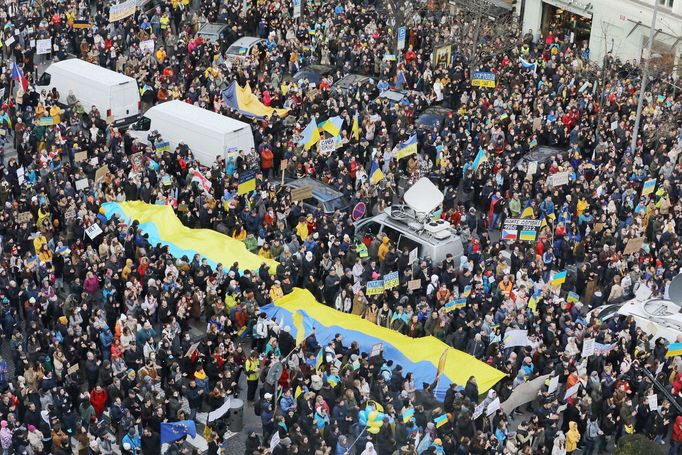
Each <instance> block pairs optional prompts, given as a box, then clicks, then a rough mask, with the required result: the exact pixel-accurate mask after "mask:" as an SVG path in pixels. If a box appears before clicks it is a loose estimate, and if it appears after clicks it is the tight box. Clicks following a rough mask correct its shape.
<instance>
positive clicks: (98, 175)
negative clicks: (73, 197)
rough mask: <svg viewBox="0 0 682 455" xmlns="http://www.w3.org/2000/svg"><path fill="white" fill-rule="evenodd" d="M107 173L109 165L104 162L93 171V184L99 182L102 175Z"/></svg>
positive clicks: (104, 175)
mask: <svg viewBox="0 0 682 455" xmlns="http://www.w3.org/2000/svg"><path fill="white" fill-rule="evenodd" d="M108 173H109V167H108V166H107V165H106V164H105V165H104V166H102V167H100V168H99V169H97V172H95V184H97V183H99V182H100V180H102V179H103V178H104V177H106V176H107V174H108Z"/></svg>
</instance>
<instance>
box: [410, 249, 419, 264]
mask: <svg viewBox="0 0 682 455" xmlns="http://www.w3.org/2000/svg"><path fill="white" fill-rule="evenodd" d="M417 259H419V247H418V246H417V247H415V248H414V249H413V250H412V251H410V259H409V264H410V265H412V264H413V263H414V261H416V260H417Z"/></svg>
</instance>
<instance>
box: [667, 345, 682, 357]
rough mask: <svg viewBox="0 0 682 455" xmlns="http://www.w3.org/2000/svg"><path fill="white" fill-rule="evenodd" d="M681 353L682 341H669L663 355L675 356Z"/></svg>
mask: <svg viewBox="0 0 682 455" xmlns="http://www.w3.org/2000/svg"><path fill="white" fill-rule="evenodd" d="M678 355H682V343H670V344H669V345H668V352H666V353H665V357H666V358H668V357H675V356H678Z"/></svg>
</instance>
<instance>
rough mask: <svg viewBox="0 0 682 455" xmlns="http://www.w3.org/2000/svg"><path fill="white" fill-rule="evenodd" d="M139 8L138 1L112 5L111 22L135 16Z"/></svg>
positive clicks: (133, 0) (110, 10) (110, 11)
mask: <svg viewBox="0 0 682 455" xmlns="http://www.w3.org/2000/svg"><path fill="white" fill-rule="evenodd" d="M136 8H137V0H128V1H126V2H123V3H119V4H118V5H112V6H111V7H110V8H109V22H116V21H120V20H121V19H125V18H126V17H128V16H132V15H133V14H135V9H136Z"/></svg>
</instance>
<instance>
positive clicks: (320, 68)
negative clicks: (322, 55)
mask: <svg viewBox="0 0 682 455" xmlns="http://www.w3.org/2000/svg"><path fill="white" fill-rule="evenodd" d="M332 71H334V67H332V66H329V65H308V66H306V67H303V68H301V70H299V71H298V72H297V73H296V74H294V81H296V82H298V83H300V81H304V80H307V81H308V82H309V83H311V84H315V85H317V84H319V83H320V79H322V78H323V77H324V76H326V75H327V74H329V73H331V72H332Z"/></svg>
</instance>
